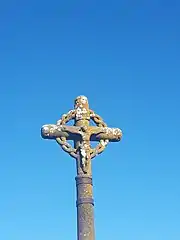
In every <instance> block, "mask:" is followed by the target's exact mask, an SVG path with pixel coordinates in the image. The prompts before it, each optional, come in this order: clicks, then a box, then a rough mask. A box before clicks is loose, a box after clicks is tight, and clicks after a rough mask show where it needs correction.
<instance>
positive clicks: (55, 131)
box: [41, 124, 81, 140]
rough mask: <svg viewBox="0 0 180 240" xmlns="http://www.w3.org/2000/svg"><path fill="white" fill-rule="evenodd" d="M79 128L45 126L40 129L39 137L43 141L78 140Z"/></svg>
mask: <svg viewBox="0 0 180 240" xmlns="http://www.w3.org/2000/svg"><path fill="white" fill-rule="evenodd" d="M80 130H81V128H80V127H75V126H65V125H55V124H46V125H44V126H42V128H41V136H42V138H44V139H55V138H58V137H65V138H66V139H67V140H75V139H77V138H80V134H79V131H80Z"/></svg>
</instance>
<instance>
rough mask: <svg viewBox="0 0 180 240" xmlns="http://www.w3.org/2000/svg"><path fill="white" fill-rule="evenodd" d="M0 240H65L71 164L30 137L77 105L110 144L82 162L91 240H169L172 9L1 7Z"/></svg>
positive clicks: (174, 147) (179, 116)
mask: <svg viewBox="0 0 180 240" xmlns="http://www.w3.org/2000/svg"><path fill="white" fill-rule="evenodd" d="M0 62H1V64H0V80H1V87H0V102H1V120H0V121H1V161H0V163H1V164H0V194H1V197H0V239H2V240H32V239H33V240H39V239H43V240H52V239H53V240H58V239H68V240H71V239H76V207H75V198H76V194H75V180H74V177H75V174H76V171H75V162H74V160H73V159H72V158H70V157H69V156H68V154H66V153H65V152H63V151H62V150H61V149H60V147H59V146H58V145H57V144H56V143H55V142H54V141H45V140H42V139H41V137H40V128H41V126H42V125H43V124H46V123H55V122H56V121H57V120H58V119H59V118H60V117H61V114H63V113H66V112H67V111H68V110H70V109H72V108H73V101H74V98H76V96H78V95H80V94H83V95H86V96H87V97H88V98H89V102H90V107H91V108H92V109H93V110H95V111H96V112H97V113H98V114H100V115H101V116H102V117H103V118H104V120H105V122H106V123H107V124H108V125H109V126H110V127H120V128H121V129H122V130H123V133H124V136H123V140H122V141H121V142H120V143H114V144H110V145H109V146H108V147H107V149H106V151H105V152H104V153H103V154H102V155H100V156H98V157H97V158H96V159H94V160H93V177H94V184H95V186H94V197H95V206H96V208H95V223H96V239H97V240H98V239H101V240H110V239H117V240H120V239H123V240H152V239H153V240H179V239H180V204H179V203H180V188H179V185H180V174H179V170H180V140H179V135H180V107H179V103H180V95H179V90H180V83H179V78H180V67H179V66H180V65H179V64H180V3H179V1H178V0H177V1H175V0H171V1H170V0H161V1H160V0H149V1H148V0H147V1H145V0H144V1H141V0H139V1H133V0H131V1H130V0H128V1H127V0H126V1H125V0H124V1H120V0H119V1H115V0H113V1H95V0H91V1H82V0H81V1H80V0H79V1H70V0H66V1H55V0H53V1H41V0H31V1H22V0H16V1H10V0H6V1H1V3H0Z"/></svg>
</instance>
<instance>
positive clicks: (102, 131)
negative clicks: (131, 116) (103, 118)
mask: <svg viewBox="0 0 180 240" xmlns="http://www.w3.org/2000/svg"><path fill="white" fill-rule="evenodd" d="M89 128H90V131H91V141H100V140H101V139H103V140H109V141H110V142H118V141H120V140H121V138H122V131H121V129H119V128H109V127H95V126H91V127H89Z"/></svg>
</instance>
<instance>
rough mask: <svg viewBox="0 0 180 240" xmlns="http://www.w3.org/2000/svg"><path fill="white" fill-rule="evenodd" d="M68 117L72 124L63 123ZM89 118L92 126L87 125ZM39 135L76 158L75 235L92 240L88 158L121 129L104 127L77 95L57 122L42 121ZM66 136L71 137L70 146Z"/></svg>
mask: <svg viewBox="0 0 180 240" xmlns="http://www.w3.org/2000/svg"><path fill="white" fill-rule="evenodd" d="M70 120H74V126H68V125H66V124H67V123H68V122H69V121H70ZM90 120H92V121H94V123H95V124H96V126H90V125H89V123H90ZM41 136H42V137H43V138H44V139H55V140H56V141H57V143H58V144H60V145H61V147H62V149H63V150H64V151H66V152H67V153H69V154H70V156H72V157H74V158H75V159H76V169H77V177H76V189H77V227H78V231H77V237H78V240H94V239H95V233H94V210H93V207H94V200H93V187H92V169H91V159H92V158H93V157H95V156H96V155H98V154H100V153H101V152H103V151H104V149H105V147H106V145H107V144H108V143H109V142H118V141H120V140H121V138H122V131H121V130H120V129H118V128H109V127H107V125H106V124H105V123H104V121H103V120H102V118H101V117H100V116H99V115H97V114H95V113H94V111H92V110H90V109H89V103H88V99H87V97H85V96H79V97H77V98H76V99H75V103H74V110H71V111H69V112H68V113H67V114H64V115H62V118H61V119H60V120H58V121H57V124H46V125H44V126H43V127H42V128H41ZM67 140H73V141H74V146H71V145H70V144H69V143H68V142H67ZM91 141H96V142H99V143H98V144H97V146H96V147H95V148H94V149H92V148H91V144H90V142H91Z"/></svg>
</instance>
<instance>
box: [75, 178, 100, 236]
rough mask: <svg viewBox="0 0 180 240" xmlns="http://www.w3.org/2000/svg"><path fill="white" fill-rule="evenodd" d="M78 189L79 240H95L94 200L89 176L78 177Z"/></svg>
mask: <svg viewBox="0 0 180 240" xmlns="http://www.w3.org/2000/svg"><path fill="white" fill-rule="evenodd" d="M76 189H77V202H76V206H77V216H78V217H77V227H78V231H77V234H78V236H77V239H78V240H94V239H95V236H94V200H93V193H92V178H91V177H89V176H87V175H84V176H83V175H79V176H77V177H76Z"/></svg>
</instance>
